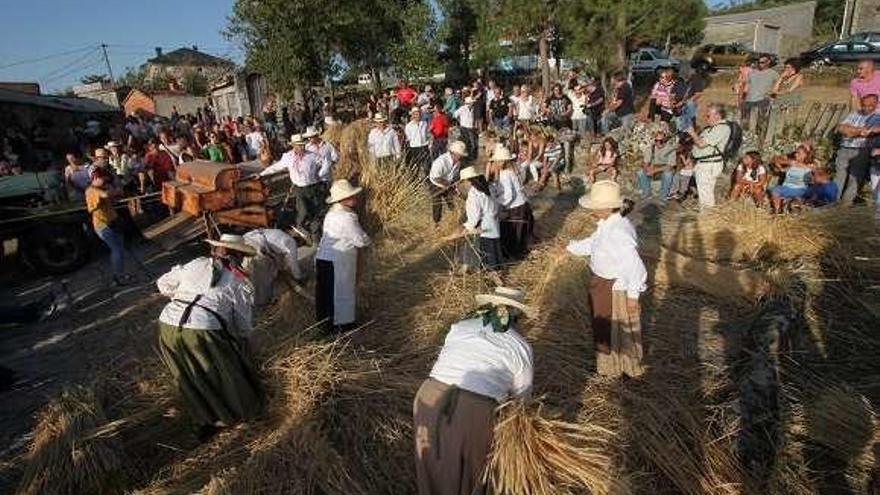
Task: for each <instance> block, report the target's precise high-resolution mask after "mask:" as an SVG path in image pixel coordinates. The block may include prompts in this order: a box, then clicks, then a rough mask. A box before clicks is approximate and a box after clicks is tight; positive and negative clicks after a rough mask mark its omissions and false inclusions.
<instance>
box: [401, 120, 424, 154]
mask: <svg viewBox="0 0 880 495" xmlns="http://www.w3.org/2000/svg"><path fill="white" fill-rule="evenodd" d="M403 133H404V134H405V135H406V141H407V143H409V147H410V148H421V147H423V146H428V124H427V123H426V122H425V121H424V120H420V121H418V122H409V123H408V124H406V127H404V128H403Z"/></svg>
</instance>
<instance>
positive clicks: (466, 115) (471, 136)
mask: <svg viewBox="0 0 880 495" xmlns="http://www.w3.org/2000/svg"><path fill="white" fill-rule="evenodd" d="M474 105H475V101H474V98H473V97H472V96H468V97H466V98H465V99H464V105H462V106H461V107H460V108H459V109H458V110H456V111H455V114H453V117H455V120H457V121H458V127H459V129H460V130H461V140H462V141H464V143H465V145H466V146H467V156H468V157H470V159H474V158H476V156H477V153H479V150H480V148H479V146H480V143H479V137H478V136H477V129H476V122H475V118H474Z"/></svg>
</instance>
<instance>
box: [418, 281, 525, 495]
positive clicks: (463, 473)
mask: <svg viewBox="0 0 880 495" xmlns="http://www.w3.org/2000/svg"><path fill="white" fill-rule="evenodd" d="M475 299H476V303H477V309H476V311H475V312H474V313H473V314H472V315H471V316H469V317H468V318H466V319H464V320H462V321H459V322H458V323H455V324H453V325H452V328H451V329H450V331H449V333H448V334H446V340H445V342H444V344H443V348H442V349H441V350H440V355H439V356H438V357H437V361H436V362H435V363H434V367H433V368H432V369H431V374H430V378H428V379H427V380H425V381H424V383H422V386H421V387H420V388H419V391H418V393H417V394H416V398H415V401H414V404H413V424H414V426H415V447H416V449H415V452H416V481H417V485H418V491H419V494H421V495H435V494H446V493H482V491H481V490H480V487H481V486H482V473H483V470H484V468H485V465H486V460H487V456H488V454H489V452H490V451H491V446H492V438H493V433H494V425H495V410H496V408H497V407H498V405H499V404H500V403H503V402H504V401H506V400H507V399H509V398H524V397H528V395H529V393H530V391H531V388H532V380H533V376H534V357H533V352H532V347H531V346H530V345H529V343H528V342H527V341H526V340H525V339H524V338H523V337H522V335H520V334H519V333H518V332H517V330H516V326H517V323H518V321H519V320H520V318H522V316H531V314H532V311H531V308H529V307H528V306H526V305H525V293H524V292H522V291H520V290H516V289H511V288H507V287H498V288H496V289H495V292H494V293H492V294H479V295H477V296H476V298H475Z"/></svg>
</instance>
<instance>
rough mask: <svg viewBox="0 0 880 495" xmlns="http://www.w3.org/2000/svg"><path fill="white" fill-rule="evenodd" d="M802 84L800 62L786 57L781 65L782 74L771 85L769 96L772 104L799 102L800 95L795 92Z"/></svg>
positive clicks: (802, 76)
mask: <svg viewBox="0 0 880 495" xmlns="http://www.w3.org/2000/svg"><path fill="white" fill-rule="evenodd" d="M803 84H804V75H803V74H801V66H800V62H798V61H797V60H795V59H788V60H786V61H785V64H783V66H782V74H781V75H780V76H779V79H777V80H776V84H774V85H773V91H771V92H770V97H771V98H773V102H774V104H785V103H799V102H800V97H798V96H797V95H796V94H795V91H797V89H798V88H800V87H801V86H803Z"/></svg>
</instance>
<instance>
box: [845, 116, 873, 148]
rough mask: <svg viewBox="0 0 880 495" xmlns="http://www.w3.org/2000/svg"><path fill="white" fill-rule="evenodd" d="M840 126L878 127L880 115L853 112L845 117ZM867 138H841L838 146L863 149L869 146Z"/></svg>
mask: <svg viewBox="0 0 880 495" xmlns="http://www.w3.org/2000/svg"><path fill="white" fill-rule="evenodd" d="M841 124H846V125H850V126H853V127H874V126H878V125H880V114H878V113H876V112H875V113H872V114H868V115H865V114H863V113H862V112H859V111H855V112H852V113H850V114H849V115H847V116H846V118H845V119H843V121H841ZM869 145H870V143H868V138H863V137H843V138H842V139H841V140H840V146H841V147H843V148H864V147H866V146H869Z"/></svg>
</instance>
